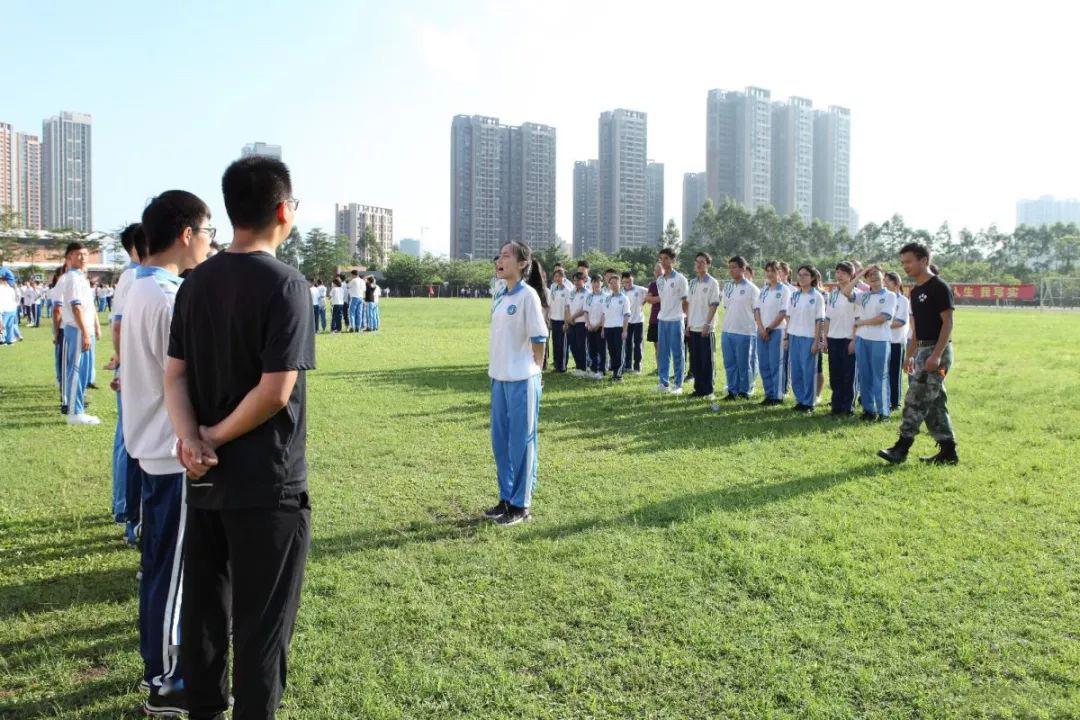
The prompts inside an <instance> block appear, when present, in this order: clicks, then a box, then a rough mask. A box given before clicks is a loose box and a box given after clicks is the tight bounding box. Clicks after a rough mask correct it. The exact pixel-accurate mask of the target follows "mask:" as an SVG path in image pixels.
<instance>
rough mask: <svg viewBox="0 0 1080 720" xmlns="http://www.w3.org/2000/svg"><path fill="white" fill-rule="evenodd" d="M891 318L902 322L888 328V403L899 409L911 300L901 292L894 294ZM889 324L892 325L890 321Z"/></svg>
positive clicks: (909, 328) (909, 326)
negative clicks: (894, 307)
mask: <svg viewBox="0 0 1080 720" xmlns="http://www.w3.org/2000/svg"><path fill="white" fill-rule="evenodd" d="M892 319H893V322H903V323H904V324H903V325H901V326H900V327H890V328H889V333H890V338H889V339H890V341H891V343H890V348H889V405H890V406H891V407H892V408H894V409H899V407H900V388H901V387H902V385H901V383H900V380H901V376H902V375H903V372H904V371H903V366H904V353H905V352H906V351H907V340H908V333H909V331H910V330H911V301H910V300H908V299H907V297H906V296H905V295H904V294H903V293H897V294H896V312H895V313H894V314H893V318H892ZM889 325H892V322H890V323H889Z"/></svg>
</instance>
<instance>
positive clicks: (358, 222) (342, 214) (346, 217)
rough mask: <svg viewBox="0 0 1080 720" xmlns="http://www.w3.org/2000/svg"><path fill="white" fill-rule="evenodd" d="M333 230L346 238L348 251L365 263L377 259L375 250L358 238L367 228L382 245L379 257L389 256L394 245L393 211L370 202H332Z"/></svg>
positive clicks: (385, 257)
mask: <svg viewBox="0 0 1080 720" xmlns="http://www.w3.org/2000/svg"><path fill="white" fill-rule="evenodd" d="M334 217H335V218H336V221H335V223H334V233H335V234H336V235H345V236H346V237H348V238H349V255H350V256H353V257H359V258H360V260H362V261H363V262H366V263H371V262H375V261H377V260H378V259H379V258H377V257H375V253H372V252H371V249H370V248H367V247H364V246H362V244H361V240H362V239H363V237H364V234H365V233H367V232H368V231H369V230H370V231H371V233H372V235H374V236H375V242H376V243H377V244H378V246H379V247H380V248H381V249H382V260H383V261H385V260H386V259H387V258H389V257H390V252H391V251H392V250H393V247H394V211H393V210H391V209H389V208H381V207H374V206H372V205H358V204H356V203H348V204H347V205H337V204H335V205H334Z"/></svg>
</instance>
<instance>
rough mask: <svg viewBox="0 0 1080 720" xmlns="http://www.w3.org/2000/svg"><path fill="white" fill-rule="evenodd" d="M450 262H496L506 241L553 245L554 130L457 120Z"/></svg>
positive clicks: (452, 139)
mask: <svg viewBox="0 0 1080 720" xmlns="http://www.w3.org/2000/svg"><path fill="white" fill-rule="evenodd" d="M450 187H451V196H450V206H451V209H450V256H451V257H454V258H483V257H494V256H495V255H496V254H497V253H498V251H499V248H500V247H501V246H502V244H503V243H504V242H506V241H508V240H521V241H524V242H525V243H526V244H528V245H529V246H530V247H533V248H543V247H546V246H547V245H549V244H550V243H552V242H554V241H555V237H556V236H555V128H553V127H550V126H547V125H539V124H537V123H524V124H522V125H521V126H520V127H511V126H507V125H502V124H500V123H499V120H498V118H493V117H484V116H481V115H458V116H456V117H455V118H454V120H453V122H452V123H451V127H450Z"/></svg>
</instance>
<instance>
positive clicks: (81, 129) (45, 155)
mask: <svg viewBox="0 0 1080 720" xmlns="http://www.w3.org/2000/svg"><path fill="white" fill-rule="evenodd" d="M90 124H91V118H90V116H89V115H86V114H83V113H72V112H64V113H60V115H59V116H55V117H51V118H48V119H46V120H45V121H44V122H43V123H42V128H41V216H42V217H41V222H42V225H43V226H44V227H45V228H46V229H49V230H58V229H61V228H70V229H72V230H77V231H79V232H90V231H91V230H93V229H94V218H93V192H92V190H93V187H92V180H91V158H92V155H91V143H90Z"/></svg>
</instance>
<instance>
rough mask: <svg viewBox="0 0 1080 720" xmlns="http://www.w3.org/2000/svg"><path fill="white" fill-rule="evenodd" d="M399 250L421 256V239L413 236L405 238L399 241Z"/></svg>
mask: <svg viewBox="0 0 1080 720" xmlns="http://www.w3.org/2000/svg"><path fill="white" fill-rule="evenodd" d="M398 250H400V251H401V252H403V253H405V254H406V255H412V256H413V257H417V258H418V257H420V241H419V240H415V239H413V238H403V239H402V241H401V242H399V243H398Z"/></svg>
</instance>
